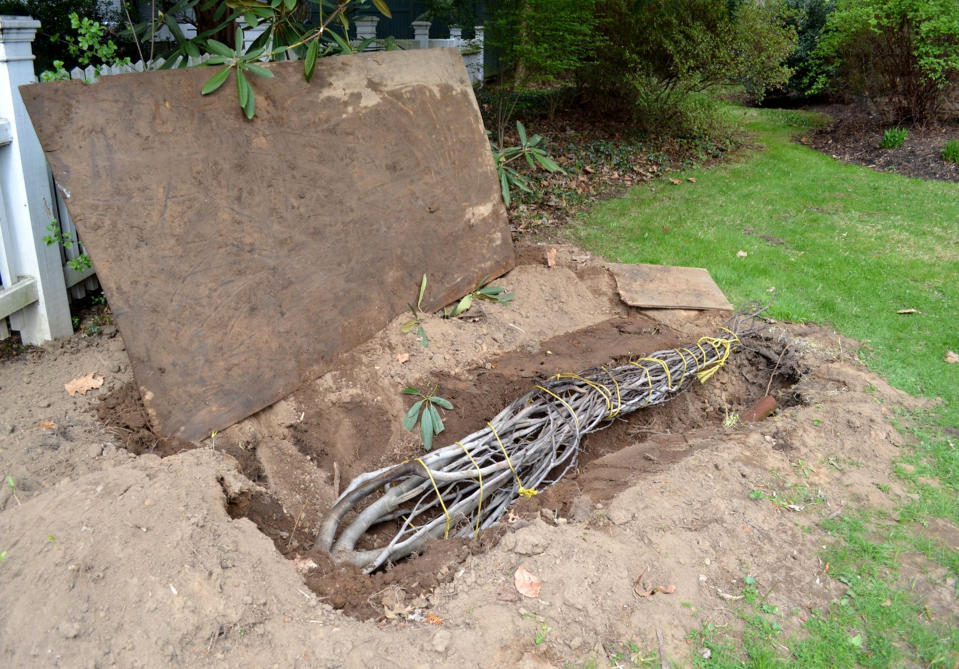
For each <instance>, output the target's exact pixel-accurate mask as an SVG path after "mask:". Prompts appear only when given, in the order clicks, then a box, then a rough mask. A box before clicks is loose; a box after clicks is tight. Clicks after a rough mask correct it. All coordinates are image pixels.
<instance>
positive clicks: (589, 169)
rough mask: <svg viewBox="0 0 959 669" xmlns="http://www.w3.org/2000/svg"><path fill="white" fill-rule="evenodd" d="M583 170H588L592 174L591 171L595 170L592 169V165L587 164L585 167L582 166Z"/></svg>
mask: <svg viewBox="0 0 959 669" xmlns="http://www.w3.org/2000/svg"><path fill="white" fill-rule="evenodd" d="M583 170H584V171H586V172H589V173H590V174H592V173H593V172H595V171H596V170H594V169H593V168H592V167H590V166H589V165H587V166H586V167H584V168H583Z"/></svg>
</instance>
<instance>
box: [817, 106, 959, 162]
mask: <svg viewBox="0 0 959 669" xmlns="http://www.w3.org/2000/svg"><path fill="white" fill-rule="evenodd" d="M811 109H812V110H813V111H818V112H822V113H825V114H828V115H829V116H830V117H831V118H832V122H831V123H829V124H828V125H827V126H826V127H824V128H822V129H819V130H816V131H814V132H812V133H810V134H809V135H808V136H805V137H803V138H802V140H801V141H802V142H803V143H804V144H807V145H809V146H811V147H813V148H814V149H816V150H817V151H821V152H823V153H825V154H827V155H830V156H832V157H833V158H835V159H836V160H842V161H844V162H847V163H855V164H857V165H864V166H866V167H871V168H873V169H877V170H883V171H887V172H895V173H897V174H903V175H906V176H910V177H919V178H922V179H936V180H939V181H959V165H957V164H956V163H950V162H946V161H945V160H943V159H942V149H943V147H944V146H945V144H946V142H947V141H949V140H950V139H959V126H956V125H950V124H942V125H928V126H925V127H920V128H909V129H908V130H909V136H908V138H907V139H906V141H905V142H904V143H903V144H902V145H901V146H899V147H896V148H893V149H882V148H880V144H881V142H882V137H883V133H884V132H885V130H886V129H887V127H888V126H883V124H882V118H881V116H880V114H879V113H877V112H872V111H870V110H869V109H868V108H865V107H863V106H860V105H839V104H831V105H822V106H815V107H812V108H811Z"/></svg>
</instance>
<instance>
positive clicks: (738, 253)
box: [736, 249, 749, 258]
mask: <svg viewBox="0 0 959 669" xmlns="http://www.w3.org/2000/svg"><path fill="white" fill-rule="evenodd" d="M748 255H749V254H748V253H746V252H745V251H743V250H742V249H739V250H738V251H736V257H737V258H745V257H746V256H748Z"/></svg>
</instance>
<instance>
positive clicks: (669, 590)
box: [656, 583, 676, 595]
mask: <svg viewBox="0 0 959 669" xmlns="http://www.w3.org/2000/svg"><path fill="white" fill-rule="evenodd" d="M656 592H661V593H663V594H664V595H671V594H673V593H674V592H676V586H675V585H673V584H672V583H670V584H669V585H658V586H656Z"/></svg>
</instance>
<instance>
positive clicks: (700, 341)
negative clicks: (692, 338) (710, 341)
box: [696, 339, 719, 369]
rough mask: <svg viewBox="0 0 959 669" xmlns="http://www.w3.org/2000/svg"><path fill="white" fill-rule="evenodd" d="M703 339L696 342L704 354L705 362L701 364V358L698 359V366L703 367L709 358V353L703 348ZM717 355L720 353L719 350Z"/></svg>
mask: <svg viewBox="0 0 959 669" xmlns="http://www.w3.org/2000/svg"><path fill="white" fill-rule="evenodd" d="M702 341H703V340H702V339H700V340H699V341H698V342H696V347H697V348H698V349H699V352H700V353H702V354H703V364H701V365H700V364H699V360H697V361H696V367H698V368H699V369H703V367H705V366H706V361H707V360H708V359H709V355H708V354H707V353H706V349H704V348H703V344H702ZM716 355H719V351H717V352H716Z"/></svg>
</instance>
